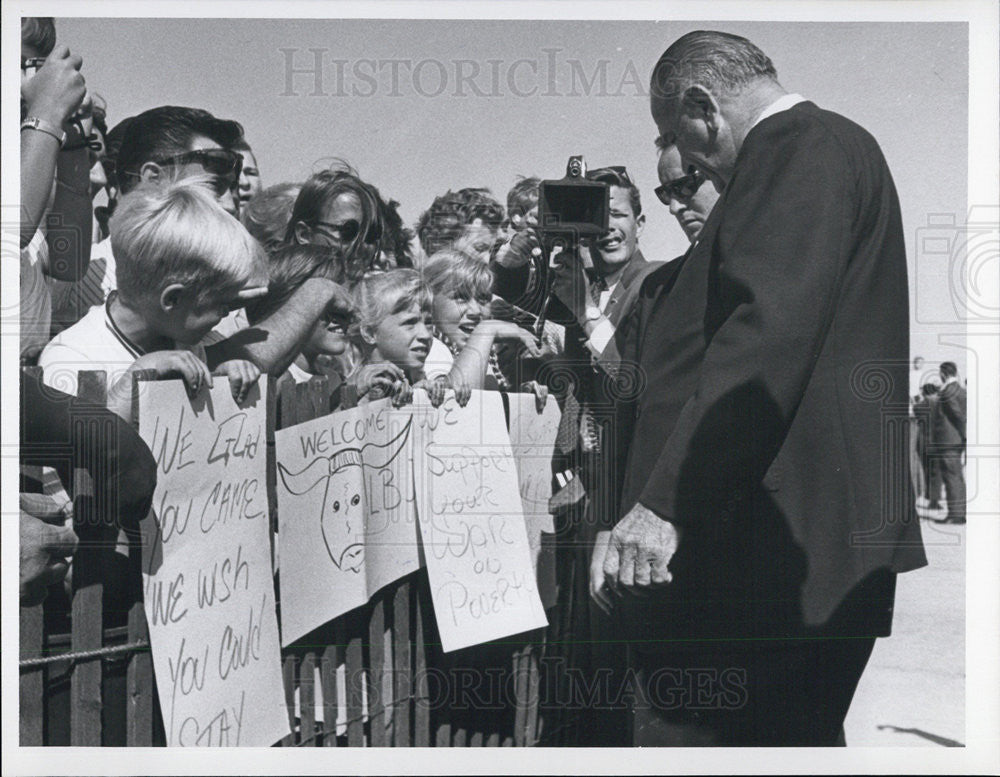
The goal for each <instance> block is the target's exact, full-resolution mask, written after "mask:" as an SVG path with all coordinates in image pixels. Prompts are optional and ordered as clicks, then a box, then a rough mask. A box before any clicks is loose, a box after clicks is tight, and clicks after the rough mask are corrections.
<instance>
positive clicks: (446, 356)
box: [424, 337, 455, 380]
mask: <svg viewBox="0 0 1000 777" xmlns="http://www.w3.org/2000/svg"><path fill="white" fill-rule="evenodd" d="M454 363H455V357H454V356H452V355H451V351H450V350H449V349H448V346H447V345H445V344H444V343H443V342H441V341H440V340H438V339H437V338H436V337H435V338H433V339H432V340H431V349H430V351H428V353H427V361H425V362H424V377H425V378H427V380H434V379H435V378H440V377H441V376H442V375H443V376H445V377H447V376H448V375H449V374H450V373H451V366H452V365H453V364H454Z"/></svg>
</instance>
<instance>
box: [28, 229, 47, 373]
mask: <svg viewBox="0 0 1000 777" xmlns="http://www.w3.org/2000/svg"><path fill="white" fill-rule="evenodd" d="M48 262H49V246H48V244H47V243H46V242H45V233H44V232H42V230H40V229H39V230H36V231H35V234H34V236H33V237H32V238H31V242H30V243H28V245H26V246H25V247H24V248H22V249H21V306H20V312H21V356H25V355H27V354H29V353H31V352H34V351H37V350H39V349H40V348H41V347H42V346H44V345H45V344H46V343H47V342H48V341H49V335H50V333H51V329H52V279H51V278H49V276H48V272H47V268H48Z"/></svg>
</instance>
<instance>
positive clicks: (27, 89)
mask: <svg viewBox="0 0 1000 777" xmlns="http://www.w3.org/2000/svg"><path fill="white" fill-rule="evenodd" d="M81 65H83V59H82V58H81V57H79V56H77V55H75V54H70V53H69V49H68V48H66V47H65V46H56V47H55V48H54V49H53V50H52V53H51V54H49V56H48V58H47V59H46V60H45V64H44V65H42V67H41V68H40V69H39V70H38V72H37V73H35V75H33V76H31V78H28V79H26V80H25V81H24V82H23V83H22V84H21V97H22V98H23V99H24V102H25V105H26V107H27V112H28V115H29V116H37V117H38V118H39V119H44V120H45V121H49V122H52V123H53V124H55V125H56V126H57V127H62V126H63V125H64V124H65V123H66V120H67V119H69V117H70V116H72V115H73V114H74V113H76V112H77V110H78V109H81V108H83V109H84V110H88V109H89V107H90V106H89V102H90V98H89V97H88V96H87V85H86V82H85V81H84V78H83V76H82V75H81V74H80V67H81Z"/></svg>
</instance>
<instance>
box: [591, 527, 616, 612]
mask: <svg viewBox="0 0 1000 777" xmlns="http://www.w3.org/2000/svg"><path fill="white" fill-rule="evenodd" d="M610 543H611V532H610V531H599V532H597V539H596V540H595V541H594V552H593V553H592V554H591V556H590V598H591V599H593V600H594V604H596V605H597V606H598V607H600V608H601V610H602V611H603V612H604V614H605V615H610V614H611V608H612V606H613V602H612V600H611V594H610V592H609V591H608V586H607V583H606V582H605V580H604V558H605V556H607V553H608V545H609V544H610Z"/></svg>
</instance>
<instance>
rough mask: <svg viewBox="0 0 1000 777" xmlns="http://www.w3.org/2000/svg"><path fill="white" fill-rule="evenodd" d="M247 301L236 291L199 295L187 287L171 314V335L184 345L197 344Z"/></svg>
mask: <svg viewBox="0 0 1000 777" xmlns="http://www.w3.org/2000/svg"><path fill="white" fill-rule="evenodd" d="M244 304H245V302H243V301H242V300H240V299H239V297H238V296H237V294H236V293H235V292H227V293H224V294H215V293H213V294H210V295H208V296H207V297H199V295H198V294H196V293H194V291H193V290H190V289H185V291H184V293H183V294H182V295H181V298H180V299H179V300H178V303H177V306H176V307H175V308H174V310H173V311H172V313H173V315H172V316H171V318H172V320H173V322H174V326H173V329H174V331H173V332H171V336H172V337H173V339H174V340H176V341H177V342H179V343H183V344H184V345H195V344H196V343H198V342H200V341H201V340H202V339H203V338H204V337H205V335H207V334H208V333H209V332H211V331H212V330H213V329H214V328H215V327H217V326H218V325H219V323H220V322H221V321H222V319H224V318H225V317H226V316H228V315H229V314H230V312H232V311H233V310H237V309H239V308H241V307H243V305H244Z"/></svg>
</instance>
